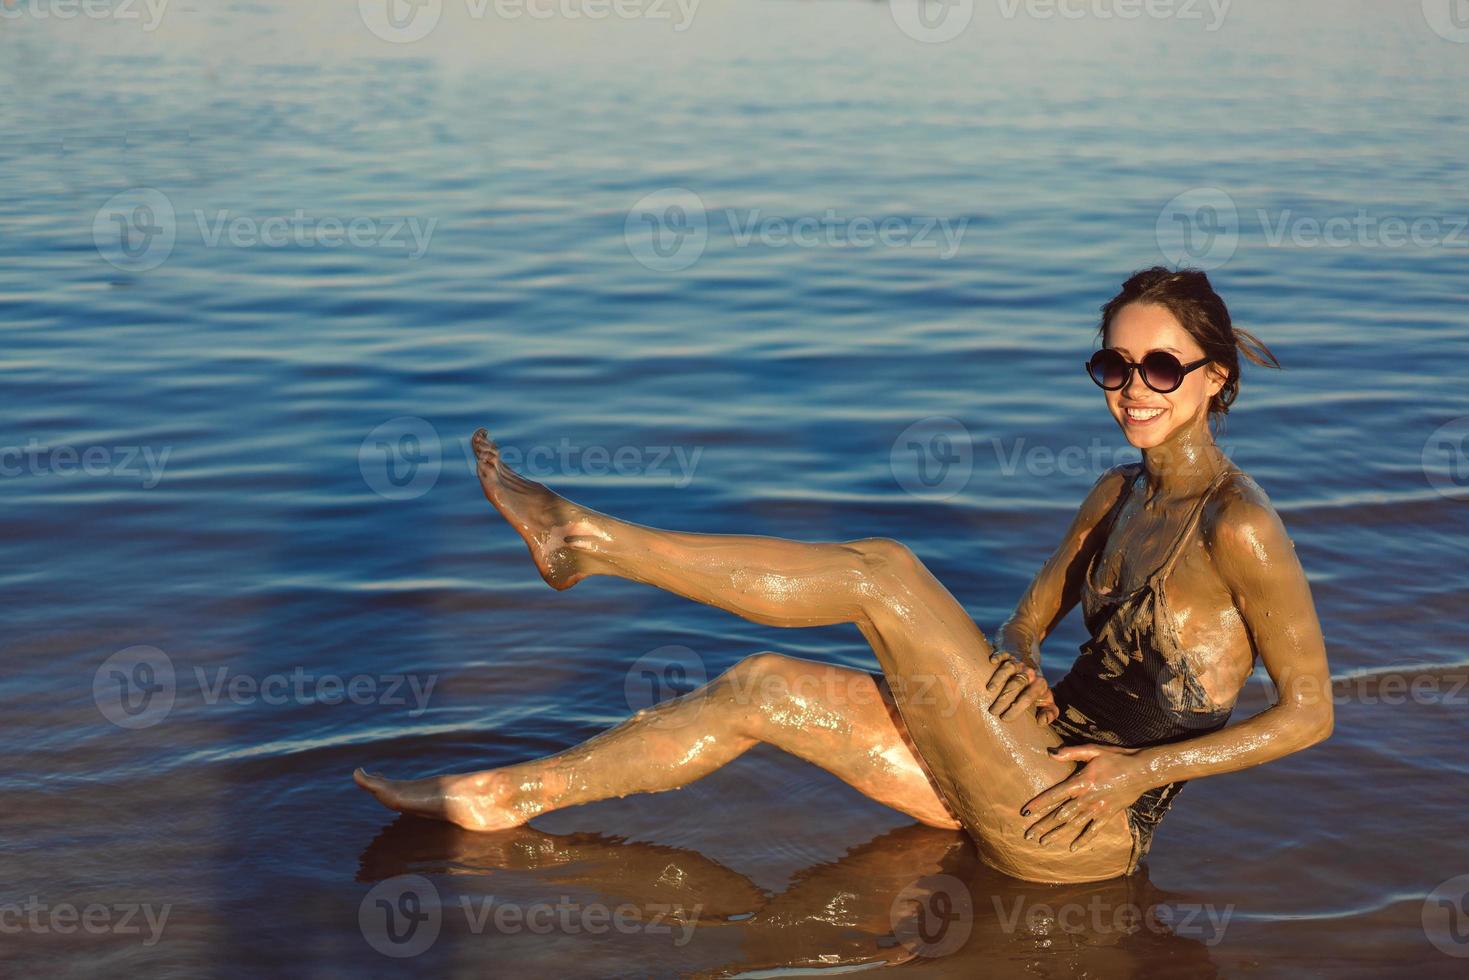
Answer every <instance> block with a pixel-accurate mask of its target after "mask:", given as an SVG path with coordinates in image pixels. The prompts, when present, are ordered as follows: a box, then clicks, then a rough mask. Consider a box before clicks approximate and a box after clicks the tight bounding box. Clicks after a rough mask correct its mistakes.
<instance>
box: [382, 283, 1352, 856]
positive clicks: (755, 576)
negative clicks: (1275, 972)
mask: <svg viewBox="0 0 1469 980" xmlns="http://www.w3.org/2000/svg"><path fill="white" fill-rule="evenodd" d="M1100 332H1101V340H1102V349H1101V350H1099V351H1098V352H1097V353H1096V354H1095V355H1093V357H1092V359H1091V361H1090V362H1088V365H1087V370H1088V373H1089V374H1090V375H1091V377H1092V380H1094V381H1095V382H1096V383H1097V384H1098V385H1099V386H1100V387H1101V388H1102V389H1103V390H1104V392H1105V397H1106V404H1107V409H1108V411H1110V412H1111V414H1112V417H1113V418H1114V419H1116V421H1117V424H1118V425H1119V426H1121V428H1122V431H1123V433H1124V434H1125V435H1126V437H1127V440H1128V442H1129V443H1131V444H1132V445H1133V446H1136V447H1137V448H1138V449H1140V450H1142V457H1143V458H1142V462H1141V463H1140V464H1129V465H1122V466H1117V467H1114V468H1113V469H1111V470H1108V471H1107V472H1106V473H1104V474H1103V475H1102V477H1101V478H1100V479H1099V480H1098V481H1097V482H1096V484H1095V485H1094V486H1093V487H1092V489H1091V492H1090V493H1088V494H1087V497H1086V499H1085V500H1084V501H1082V504H1081V509H1080V510H1079V512H1078V513H1077V515H1076V518H1075V519H1074V520H1073V521H1072V523H1071V527H1070V528H1069V529H1068V531H1067V532H1066V536H1065V538H1063V539H1062V542H1061V545H1060V547H1059V548H1057V549H1056V552H1055V553H1054V554H1053V555H1052V556H1051V558H1050V560H1048V561H1047V562H1046V563H1045V565H1044V567H1042V568H1041V570H1040V572H1039V573H1038V574H1037V575H1036V577H1035V580H1034V581H1033V582H1031V584H1030V587H1029V588H1028V589H1027V590H1026V592H1025V595H1024V596H1023V597H1022V598H1021V600H1020V604H1019V605H1018V606H1017V607H1016V610H1015V613H1014V614H1013V615H1012V616H1011V617H1010V619H1009V620H1008V621H1007V622H1006V623H1005V624H1004V625H1003V626H1002V627H1001V628H1000V631H999V634H998V637H997V639H998V649H997V648H996V646H994V645H992V644H991V643H990V641H989V640H987V639H986V638H985V636H984V634H983V633H982V632H980V630H979V627H977V626H976V625H975V624H974V622H973V621H972V620H970V618H969V616H968V615H967V614H966V613H965V612H964V608H963V607H962V606H961V605H960V604H959V603H958V601H957V600H955V598H954V597H953V596H952V595H951V594H950V593H949V592H948V590H947V589H945V588H944V587H943V585H941V584H940V583H939V582H938V580H937V579H935V578H934V577H933V575H932V574H930V572H929V570H928V569H927V568H926V567H924V565H923V563H922V562H921V561H920V560H919V559H918V558H917V557H916V556H915V555H914V554H913V552H912V551H910V550H909V549H908V548H907V547H905V546H904V545H903V544H901V543H899V542H897V541H894V540H892V539H890V538H862V539H858V540H854V541H845V542H832V543H807V542H800V541H789V540H785V539H781V538H773V537H765V536H758V535H729V534H696V533H690V532H684V531H663V530H658V529H656V528H651V527H645V526H642V525H638V524H631V523H628V522H626V521H620V520H617V519H616V518H613V517H609V516H607V515H605V514H601V513H598V512H597V511H594V510H591V509H589V508H587V507H582V506H580V505H578V504H575V503H573V502H571V501H570V500H567V499H565V498H564V497H561V496H558V495H557V494H555V493H553V492H552V491H550V490H548V489H547V488H546V487H544V486H542V485H541V484H539V483H534V482H532V481H530V480H527V479H525V478H524V477H522V476H520V475H518V474H516V473H514V472H512V471H511V470H510V469H509V468H508V467H507V466H506V465H505V464H504V463H503V462H501V460H500V458H499V454H498V452H497V450H496V447H495V444H494V443H493V442H491V441H490V439H489V437H488V436H487V435H486V433H485V432H484V430H483V429H481V430H480V431H478V432H476V433H475V436H474V449H475V452H476V454H477V456H478V460H479V463H478V470H479V477H480V480H481V482H482V484H483V486H484V491H485V495H486V496H487V497H488V498H489V500H490V502H491V503H492V504H494V506H495V508H496V509H497V510H498V511H499V512H500V514H501V515H503V516H504V517H505V519H506V520H508V521H509V522H510V524H511V525H512V526H513V527H514V528H515V529H516V530H517V531H518V532H519V533H520V534H521V536H522V537H523V538H524V539H525V542H526V544H527V545H528V546H529V547H530V552H531V556H532V557H533V558H534V559H535V562H536V566H537V567H538V568H539V569H540V572H541V576H542V577H543V578H544V579H545V580H546V581H547V582H548V583H549V584H550V585H551V586H552V587H554V588H557V589H568V588H570V587H571V586H573V585H575V584H576V583H577V582H579V581H581V580H582V579H583V578H586V577H587V576H589V575H617V576H621V577H623V578H628V579H632V580H633V581H636V582H645V583H647V584H649V585H655V586H658V587H659V588H662V589H667V590H668V591H670V592H674V593H677V594H678V595H682V596H686V597H688V598H690V599H693V600H695V601H698V602H703V603H707V604H710V605H714V606H718V607H720V608H721V609H727V610H729V611H730V612H733V613H735V614H737V615H739V616H743V617H744V618H746V619H750V620H753V621H755V622H757V623H765V624H767V625H771V626H825V625H829V624H834V623H855V624H856V625H857V628H858V629H859V630H861V632H862V634H863V635H864V636H865V637H866V638H867V640H868V642H870V643H871V644H872V649H873V651H874V652H875V653H876V655H877V660H878V663H879V664H880V665H881V667H882V673H881V674H869V673H867V672H865V671H860V670H853V669H850V668H847V667H839V666H835V665H831V664H823V663H819V662H816V661H811V660H805V659H801V658H797V657H791V656H787V655H784V654H781V653H775V652H770V651H766V652H761V653H755V654H753V655H751V656H748V657H746V658H744V659H743V660H741V661H740V662H739V663H737V664H736V665H735V666H733V667H731V668H730V669H729V670H728V671H726V672H725V673H724V674H721V675H720V676H719V677H717V678H716V679H714V680H713V681H711V682H709V683H708V684H706V685H704V686H703V687H701V688H699V689H698V690H696V691H693V692H690V693H688V694H685V695H683V696H681V697H676V698H672V699H670V700H667V701H663V702H661V703H659V704H657V705H654V706H653V707H651V708H647V709H644V710H642V711H639V712H638V713H637V714H635V715H634V716H632V717H631V718H629V719H627V720H626V721H624V722H622V723H621V724H620V725H618V726H616V727H615V728H612V729H609V730H608V731H606V732H603V733H602V734H600V735H597V736H596V737H594V738H592V739H590V740H588V741H586V742H584V743H582V744H581V745H577V746H574V747H572V748H569V749H566V750H565V751H563V752H558V753H556V754H555V755H552V756H548V757H546V758H544V759H536V760H532V761H529V762H522V763H518V764H515V765H510V766H505V767H503V768H500V769H490V770H485V771H483V772H475V773H466V774H462V775H452V776H436V777H432V778H428V779H417V780H392V779H384V778H382V777H379V776H371V775H368V774H367V773H365V772H364V771H362V770H360V769H359V770H358V771H357V772H356V773H355V779H356V780H357V782H358V783H359V784H360V785H361V786H363V787H364V788H366V789H367V790H369V791H371V792H372V793H373V795H375V796H376V797H377V798H378V799H379V800H380V801H382V802H383V803H384V804H385V805H387V806H388V807H391V808H392V809H394V810H401V811H403V812H407V813H414V814H419V815H422V816H427V817H436V818H440V819H444V820H449V821H452V822H453V823H455V824H458V825H459V826H461V827H465V828H469V829H471V830H486V831H488V830H496V829H501V828H506V827H513V826H516V825H518V824H522V823H524V822H526V821H527V820H529V819H530V818H532V817H534V816H536V815H537V814H541V813H546V812H549V811H551V810H556V809H559V808H561V807H567V806H573V805H576V804H579V803H588V802H591V801H592V800H600V799H605V798H608V797H613V796H626V795H627V794H629V793H649V792H658V791H661V790H669V789H674V788H676V787H679V786H683V785H686V784H688V783H691V782H693V781H694V780H696V779H699V778H701V777H703V776H706V775H708V774H709V773H711V772H713V771H714V770H715V769H718V768H719V767H720V766H723V765H724V764H725V763H727V762H729V761H731V760H732V759H734V758H735V757H737V756H739V755H740V754H741V753H742V752H744V751H746V750H747V749H749V748H750V747H751V746H753V745H754V744H755V743H757V742H766V743H769V744H771V745H775V746H778V747H780V748H782V749H784V750H785V751H787V752H790V753H792V754H794V755H797V756H799V757H800V758H802V759H806V760H807V761H809V762H813V763H815V764H816V765H818V766H821V767H822V768H823V769H826V770H828V771H829V772H832V773H834V774H836V775H837V776H839V777H841V778H842V779H843V780H845V781H846V782H848V783H850V784H851V785H852V786H854V787H856V788H857V789H858V790H860V791H861V792H863V793H865V794H867V795H868V796H870V797H872V798H873V799H876V800H878V801H880V802H882V803H884V804H887V805H888V806H891V807H894V808H896V809H898V810H901V811H903V812H904V813H907V814H909V815H911V816H913V817H914V818H916V819H918V820H920V821H922V822H923V823H926V824H930V825H932V826H935V827H946V828H955V829H958V828H962V829H963V830H965V831H966V832H968V833H969V835H970V836H971V837H972V838H973V839H974V841H975V843H976V846H977V848H978V851H979V854H980V856H981V857H982V858H983V860H984V861H985V862H986V863H988V864H990V865H991V866H993V867H995V868H997V869H999V870H1000V871H1003V872H1005V873H1007V874H1010V875H1013V876H1015V877H1017V878H1022V879H1026V880H1030V881H1041V882H1082V881H1094V880H1100V879H1105V878H1111V877H1115V876H1117V875H1122V874H1129V873H1131V872H1133V871H1135V870H1136V869H1137V866H1138V863H1139V861H1140V860H1141V859H1142V857H1143V855H1144V854H1145V853H1146V852H1147V850H1148V847H1149V845H1150V843H1151V840H1152V835H1153V831H1154V828H1155V827H1156V826H1157V824H1158V821H1159V820H1160V819H1161V817H1162V816H1163V813H1164V812H1165V811H1166V810H1167V809H1168V807H1169V806H1170V805H1171V803H1172V800H1173V798H1174V796H1175V795H1176V794H1177V792H1178V790H1179V788H1180V787H1181V786H1182V785H1183V783H1184V782H1185V781H1187V780H1189V779H1194V778H1197V777H1200V776H1212V775H1215V774H1217V773H1224V772H1233V771H1235V770H1239V769H1245V768H1248V767H1250V766H1256V765H1259V764H1261V763H1263V762H1269V761H1270V760H1272V759H1278V758H1280V757H1281V756H1284V755H1288V754H1289V753H1291V752H1297V751H1299V750H1301V749H1304V748H1306V747H1307V746H1310V745H1314V744H1316V743H1317V742H1320V741H1321V740H1322V739H1325V738H1326V737H1327V736H1328V735H1330V734H1331V729H1332V706H1331V699H1330V697H1329V694H1330V678H1329V675H1328V671H1327V664H1326V651H1325V648H1324V645H1323V642H1322V638H1321V628H1320V625H1319V623H1318V622H1317V618H1316V612H1315V608H1314V606H1313V604H1312V601H1311V592H1310V588H1309V587H1308V585H1307V583H1306V576H1305V574H1304V573H1303V572H1302V570H1301V566H1300V564H1299V562H1298V561H1297V560H1296V555H1295V550H1294V545H1293V544H1292V542H1291V540H1290V538H1289V537H1288V536H1287V534H1286V531H1285V528H1284V527H1283V526H1282V524H1281V521H1280V518H1279V517H1278V516H1277V515H1276V513H1275V511H1274V509H1273V508H1272V507H1271V505H1270V501H1269V500H1268V499H1267V497H1266V496H1265V493H1264V492H1263V491H1262V490H1261V489H1260V488H1259V487H1258V486H1257V485H1256V484H1255V482H1254V481H1253V480H1251V479H1250V478H1249V477H1248V476H1247V475H1245V474H1244V473H1243V472H1242V471H1241V470H1239V469H1237V468H1236V467H1235V466H1233V464H1231V463H1230V462H1229V460H1228V459H1227V458H1226V457H1225V455H1224V453H1223V451H1222V450H1220V449H1219V447H1218V446H1217V445H1216V444H1215V442H1214V439H1213V437H1212V434H1211V429H1210V424H1209V423H1210V421H1211V420H1212V419H1214V418H1216V417H1223V415H1224V414H1225V413H1226V412H1227V411H1228V409H1229V406H1230V403H1231V402H1233V400H1234V398H1235V395H1236V393H1237V392H1238V389H1239V376H1240V360H1239V358H1240V354H1241V353H1243V354H1244V356H1245V357H1247V358H1248V359H1249V360H1251V361H1254V362H1255V363H1257V364H1268V365H1270V366H1276V367H1278V366H1279V365H1278V364H1277V363H1276V362H1275V359H1274V357H1273V356H1272V355H1271V354H1270V352H1269V351H1268V350H1267V349H1266V348H1265V347H1264V346H1263V345H1262V344H1260V343H1259V341H1257V340H1255V338H1253V337H1252V336H1250V335H1249V334H1247V333H1245V332H1244V331H1242V330H1240V331H1236V330H1235V329H1234V327H1233V326H1232V324H1231V322H1230V317H1229V312H1228V310H1227V309H1226V308H1225V305H1224V302H1223V301H1222V300H1221V299H1220V298H1219V296H1218V295H1217V294H1216V293H1215V292H1214V290H1213V288H1212V286H1211V285H1210V284H1209V280H1208V277H1207V276H1205V275H1204V274H1203V273H1202V272H1198V271H1192V270H1185V271H1179V272H1170V271H1169V270H1166V269H1162V268H1154V269H1149V270H1147V271H1144V272H1140V273H1138V274H1136V275H1134V276H1133V277H1132V278H1130V279H1129V280H1128V281H1127V282H1126V283H1125V284H1124V285H1123V287H1122V290H1121V292H1120V293H1118V295H1117V296H1116V297H1114V298H1113V299H1112V300H1111V301H1110V302H1108V303H1107V304H1106V305H1105V306H1104V307H1103V308H1102V321H1101V331H1100ZM1078 602H1080V603H1081V604H1082V610H1083V614H1084V618H1085V621H1086V626H1087V629H1088V631H1089V632H1090V634H1091V639H1090V640H1089V641H1088V642H1087V643H1085V644H1083V646H1082V648H1081V650H1082V652H1081V656H1079V657H1078V658H1077V660H1076V662H1075V664H1074V665H1073V666H1072V669H1071V671H1070V673H1068V674H1067V675H1066V677H1065V678H1064V679H1063V680H1062V681H1061V682H1060V683H1059V684H1057V685H1056V687H1055V689H1054V691H1053V690H1050V689H1049V688H1048V686H1047V684H1046V681H1045V679H1044V677H1043V676H1042V675H1041V672H1040V644H1041V642H1042V641H1043V640H1044V639H1045V638H1046V636H1047V635H1048V634H1049V633H1050V632H1051V631H1052V630H1053V629H1054V628H1055V627H1056V625H1057V624H1058V623H1059V622H1060V621H1061V619H1062V618H1063V617H1064V616H1065V615H1066V613H1067V612H1069V611H1070V610H1071V608H1072V607H1073V606H1075V605H1076V604H1077V603H1078ZM1256 656H1259V657H1260V658H1261V661H1262V662H1263V663H1264V665H1265V668H1266V670H1267V671H1268V672H1269V674H1270V677H1271V679H1272V681H1273V682H1274V685H1275V687H1276V689H1277V691H1278V692H1279V700H1278V702H1277V703H1276V704H1274V705H1272V706H1271V707H1269V708H1267V709H1266V710H1264V711H1262V712H1260V713H1259V714H1258V715H1255V716H1254V717H1252V718H1249V719H1247V720H1244V721H1242V722H1240V723H1239V724H1236V725H1234V726H1232V727H1229V728H1224V724H1225V722H1226V721H1227V720H1228V718H1229V715H1230V712H1231V711H1232V709H1233V706H1234V703H1235V699H1236V698H1237V696H1238V694H1239V691H1240V688H1241V687H1242V686H1243V684H1244V682H1245V679H1246V678H1247V677H1248V676H1249V674H1250V672H1251V670H1252V669H1253V666H1254V659H1255V657H1256Z"/></svg>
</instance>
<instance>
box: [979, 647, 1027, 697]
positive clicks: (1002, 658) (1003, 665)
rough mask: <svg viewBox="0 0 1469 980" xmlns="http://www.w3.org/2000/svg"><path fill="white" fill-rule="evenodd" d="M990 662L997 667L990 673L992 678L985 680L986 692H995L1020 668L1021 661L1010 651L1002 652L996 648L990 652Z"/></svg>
mask: <svg viewBox="0 0 1469 980" xmlns="http://www.w3.org/2000/svg"><path fill="white" fill-rule="evenodd" d="M990 663H992V664H994V665H995V669H994V671H993V672H992V673H991V674H990V679H989V680H987V681H985V682H984V689H985V691H986V692H988V693H990V694H994V693H996V692H997V691H999V689H1000V688H1001V687H1003V686H1004V685H1005V682H1006V681H1008V680H1009V679H1010V678H1011V677H1012V676H1013V675H1014V674H1015V672H1016V671H1017V670H1019V669H1020V661H1018V660H1016V659H1015V658H1014V657H1012V656H1010V655H1009V654H1008V653H1002V652H1001V651H999V650H996V651H995V652H994V653H992V654H990Z"/></svg>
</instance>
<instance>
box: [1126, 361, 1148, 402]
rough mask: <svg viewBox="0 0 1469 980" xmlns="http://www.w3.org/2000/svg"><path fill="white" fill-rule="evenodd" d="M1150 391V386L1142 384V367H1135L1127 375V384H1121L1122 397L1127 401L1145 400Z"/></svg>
mask: <svg viewBox="0 0 1469 980" xmlns="http://www.w3.org/2000/svg"><path fill="white" fill-rule="evenodd" d="M1151 391H1152V389H1151V388H1149V387H1148V386H1147V385H1145V384H1143V371H1142V368H1136V367H1135V368H1133V369H1132V372H1131V373H1130V374H1129V375H1128V378H1127V384H1125V385H1123V386H1122V397H1123V398H1126V399H1128V400H1129V401H1134V400H1136V401H1146V400H1147V398H1148V394H1149V393H1150V392H1151Z"/></svg>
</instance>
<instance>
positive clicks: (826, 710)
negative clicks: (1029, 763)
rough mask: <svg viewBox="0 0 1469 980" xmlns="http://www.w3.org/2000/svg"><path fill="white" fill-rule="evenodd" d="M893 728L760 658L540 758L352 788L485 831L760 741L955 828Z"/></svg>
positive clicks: (801, 668)
mask: <svg viewBox="0 0 1469 980" xmlns="http://www.w3.org/2000/svg"><path fill="white" fill-rule="evenodd" d="M901 724H902V722H901V719H900V718H898V717H897V715H896V713H895V711H894V710H893V705H892V702H891V701H889V700H888V699H887V698H886V697H885V694H884V692H883V691H882V689H881V687H880V686H879V685H878V684H877V682H876V681H874V680H873V678H872V675H870V674H868V673H866V672H865V671H860V670H853V669H851V668H849V667H839V666H836V665H834V664H824V663H818V662H816V661H814V660H803V659H800V658H797V657H787V656H783V655H781V654H778V653H769V652H767V653H757V654H754V655H752V656H749V657H746V658H745V659H743V660H741V661H740V662H739V663H738V664H736V665H735V666H734V667H732V668H730V669H729V670H727V671H725V672H724V673H723V674H721V675H720V676H719V677H717V678H716V679H715V680H713V681H711V682H710V683H708V684H705V685H704V686H703V687H701V688H699V689H698V690H696V691H691V692H689V693H688V694H685V695H683V696H681V697H677V698H670V699H669V700H667V701H663V702H660V703H659V704H656V705H654V706H653V707H651V708H645V709H644V710H642V711H639V712H638V713H637V714H635V715H633V716H632V717H631V718H629V719H627V720H626V721H624V722H623V723H622V724H620V725H618V726H616V727H615V728H611V729H608V730H607V731H605V732H602V733H601V734H600V735H597V736H595V737H593V738H591V739H588V740H587V741H585V742H583V743H582V744H580V745H576V746H573V747H571V748H569V749H566V750H565V751H563V752H558V753H556V754H555V755H552V756H548V757H547V758H544V759H536V760H532V761H530V762H523V763H518V764H516V765H512V766H506V767H504V768H501V769H490V770H486V771H484V772H478V773H467V774H464V775H455V776H437V777H431V778H428V779H418V780H390V779H383V778H381V777H377V776H369V775H367V774H366V773H364V772H362V771H361V770H358V772H357V774H356V778H357V782H358V783H359V784H360V785H362V786H363V787H364V788H366V789H368V790H370V791H371V792H372V793H373V794H374V795H375V796H377V798H378V799H379V800H381V801H382V802H383V803H384V804H386V805H387V806H389V807H392V808H393V809H395V810H403V811H406V812H411V813H418V814H420V815H423V816H430V817H439V818H442V819H447V820H449V821H451V822H453V823H456V824H458V825H459V826H461V827H466V828H468V829H470V830H496V829H502V828H505V827H513V826H516V825H518V824H521V823H524V822H525V821H526V820H529V819H530V818H531V817H533V816H535V815H536V814H539V813H547V812H549V811H551V810H557V809H560V808H562V807H567V806H575V805H577V804H581V803H590V802H592V801H593V800H601V799H607V798H608V797H613V796H626V795H628V794H629V793H653V792H659V791H662V790H669V789H675V788H677V787H680V786H685V785H687V784H689V783H691V782H693V781H694V780H696V779H701V778H703V777H704V776H707V775H708V774H709V773H711V772H713V771H714V770H715V769H718V768H719V767H720V766H723V765H725V764H726V763H728V762H730V761H732V760H733V759H735V758H736V757H738V756H739V755H741V754H742V753H744V752H745V751H747V750H748V749H749V748H750V747H751V746H753V745H755V743H757V742H766V743H768V744H770V745H774V746H776V747H777V748H781V749H784V750H785V751H787V752H789V753H791V754H792V755H795V756H798V757H800V758H802V759H805V760H807V761H808V762H813V763H815V764H816V765H818V766H821V767H822V768H823V769H826V770H827V771H829V772H831V773H833V774H834V775H836V776H838V777H839V778H841V779H843V780H845V781H846V782H847V783H849V784H851V785H852V786H853V787H855V788H856V789H858V790H860V791H861V792H863V793H865V794H867V795H868V796H870V797H872V798H873V799H875V800H878V801H879V802H881V803H885V804H887V805H888V806H891V807H893V808H894V809H897V810H901V811H903V812H904V813H907V814H908V815H909V816H912V817H914V818H916V819H918V820H920V821H922V822H924V823H926V824H929V825H931V826H935V827H944V828H948V829H958V827H959V822H958V821H957V820H955V819H954V817H953V816H952V815H951V814H950V813H949V812H948V810H947V808H946V807H945V806H944V803H943V800H942V799H940V797H939V795H938V792H937V790H936V789H935V788H934V786H933V784H932V783H931V782H930V781H929V778H928V775H927V774H926V773H925V772H924V770H923V766H922V764H921V763H919V761H918V759H917V757H916V756H915V755H914V753H913V750H912V748H911V746H910V745H909V744H908V742H907V739H906V735H905V733H904V732H903V731H902V728H901Z"/></svg>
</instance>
